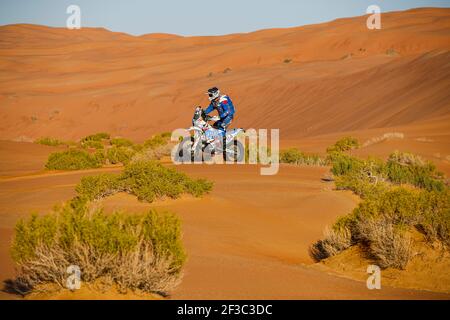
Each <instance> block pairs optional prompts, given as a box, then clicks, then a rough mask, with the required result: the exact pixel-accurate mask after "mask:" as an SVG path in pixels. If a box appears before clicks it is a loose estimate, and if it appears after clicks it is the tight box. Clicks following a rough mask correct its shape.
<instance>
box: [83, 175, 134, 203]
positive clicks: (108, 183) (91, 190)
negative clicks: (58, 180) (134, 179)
mask: <svg viewBox="0 0 450 320" xmlns="http://www.w3.org/2000/svg"><path fill="white" fill-rule="evenodd" d="M125 190H126V187H125V186H124V184H123V181H122V180H121V179H120V175H119V174H114V173H101V174H97V175H93V176H86V177H83V178H81V181H80V183H79V184H78V185H77V186H76V188H75V191H76V192H77V194H78V196H79V197H81V198H83V199H86V200H89V201H90V200H97V199H100V198H103V197H106V196H109V195H112V194H114V193H116V192H120V191H125Z"/></svg>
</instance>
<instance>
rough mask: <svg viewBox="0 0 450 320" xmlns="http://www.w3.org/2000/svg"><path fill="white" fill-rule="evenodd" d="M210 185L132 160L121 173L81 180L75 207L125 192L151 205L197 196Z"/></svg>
mask: <svg viewBox="0 0 450 320" xmlns="http://www.w3.org/2000/svg"><path fill="white" fill-rule="evenodd" d="M212 186H213V184H212V182H210V181H208V180H205V179H191V178H189V177H188V176H187V175H185V174H184V173H181V172H178V171H176V170H175V169H171V168H167V167H164V166H163V165H161V164H160V163H158V162H155V161H136V162H132V163H130V164H128V165H127V166H126V167H125V170H124V172H123V173H121V174H110V173H103V174H98V175H93V176H87V177H83V178H82V179H81V182H80V183H79V184H78V185H77V187H76V189H75V190H76V191H77V194H78V196H77V197H76V198H75V199H74V200H73V204H75V205H77V204H80V203H84V202H86V201H90V200H96V199H100V198H102V197H105V196H108V195H112V194H114V193H116V192H121V191H126V192H129V193H132V194H134V195H136V196H137V197H138V198H139V199H140V200H145V201H147V202H153V201H154V200H155V199H157V198H161V197H169V198H178V197H179V196H180V195H181V194H183V193H188V194H192V195H193V196H195V197H200V196H202V195H204V194H205V193H208V192H209V191H211V189H212Z"/></svg>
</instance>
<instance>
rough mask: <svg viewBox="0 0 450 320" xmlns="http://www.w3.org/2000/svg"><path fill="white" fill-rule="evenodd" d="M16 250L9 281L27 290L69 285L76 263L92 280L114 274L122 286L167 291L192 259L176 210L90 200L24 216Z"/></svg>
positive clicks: (86, 278) (84, 278) (113, 279)
mask: <svg viewBox="0 0 450 320" xmlns="http://www.w3.org/2000/svg"><path fill="white" fill-rule="evenodd" d="M12 254H13V259H14V261H15V262H16V266H17V270H18V277H17V279H16V281H14V282H13V283H12V284H10V285H9V287H10V288H13V289H14V290H15V292H18V293H21V294H26V293H29V292H31V291H33V290H34V289H35V288H36V287H37V286H39V285H43V286H39V287H40V288H45V287H46V286H45V284H56V285H57V286H59V287H61V288H64V287H66V280H67V278H68V276H69V274H68V273H67V268H68V267H69V266H71V265H76V266H78V267H79V268H80V271H81V280H82V281H83V282H85V283H87V284H89V283H95V282H96V280H101V279H109V280H111V283H114V284H115V285H117V287H118V288H119V289H120V290H121V291H122V292H125V291H127V290H128V289H129V290H140V291H143V292H149V293H151V292H157V293H166V292H168V291H170V290H172V289H173V288H174V287H175V286H176V285H177V284H178V283H179V281H180V279H181V277H182V266H183V265H184V262H185V260H186V255H185V252H184V249H183V246H182V242H181V226H180V221H179V219H178V218H177V217H176V216H175V215H174V214H170V213H158V212H156V211H150V212H147V213H145V214H137V215H131V214H124V213H117V212H115V213H112V214H108V215H106V214H104V213H103V212H102V210H101V209H96V208H92V207H91V206H87V205H79V206H78V207H75V208H74V207H73V206H71V205H65V206H63V207H61V208H57V209H55V212H54V213H53V214H51V215H46V216H33V217H32V218H31V219H29V220H27V221H24V220H22V221H19V222H18V224H17V226H16V234H15V237H14V241H13V246H12Z"/></svg>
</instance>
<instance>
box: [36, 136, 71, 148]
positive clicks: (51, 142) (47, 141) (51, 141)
mask: <svg viewBox="0 0 450 320" xmlns="http://www.w3.org/2000/svg"><path fill="white" fill-rule="evenodd" d="M35 143H37V144H42V145H45V146H54V147H56V146H61V145H65V144H66V143H65V142H64V141H61V140H58V139H56V138H50V137H42V138H39V139H37V140H36V141H35Z"/></svg>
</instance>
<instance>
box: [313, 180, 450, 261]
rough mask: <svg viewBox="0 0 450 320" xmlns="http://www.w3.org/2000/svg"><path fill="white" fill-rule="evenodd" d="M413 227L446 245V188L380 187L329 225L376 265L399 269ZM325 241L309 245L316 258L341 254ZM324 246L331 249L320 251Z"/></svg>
mask: <svg viewBox="0 0 450 320" xmlns="http://www.w3.org/2000/svg"><path fill="white" fill-rule="evenodd" d="M413 228H414V229H417V230H419V231H421V232H423V233H424V234H425V236H426V238H427V239H428V240H429V241H430V242H433V241H436V240H438V241H440V242H441V243H443V244H444V245H445V246H447V248H448V247H449V246H450V193H449V191H448V189H447V190H444V191H427V190H421V189H413V188H406V187H395V186H388V185H384V189H383V190H382V191H380V192H379V193H378V194H376V195H370V196H367V197H366V198H365V199H364V200H363V201H362V202H361V203H360V204H359V205H358V207H356V208H355V209H354V210H353V212H352V213H351V214H349V215H347V216H344V217H341V218H340V219H338V220H337V221H336V223H335V224H334V225H333V230H335V231H337V230H343V229H345V230H350V233H351V239H352V245H354V244H360V245H363V246H364V247H365V248H366V249H367V250H368V252H369V253H370V254H371V255H372V256H373V257H374V258H375V259H376V260H377V261H378V262H379V263H380V266H383V267H395V268H400V269H403V268H404V267H405V266H406V264H407V262H408V260H409V258H410V257H411V252H410V239H409V236H408V232H409V231H411V230H412V229H413ZM328 238H329V237H328ZM328 238H327V237H326V238H325V239H323V240H320V241H319V242H317V243H316V244H314V245H313V247H314V248H315V249H316V251H317V252H318V254H316V256H317V258H320V259H323V258H326V257H328V256H330V255H331V253H334V252H339V251H341V248H342V246H341V245H340V244H339V242H337V241H331V240H329V239H328ZM334 238H336V237H334ZM334 238H333V239H334ZM333 239H332V240H333ZM324 243H325V244H327V245H328V246H332V247H333V248H331V249H330V248H325V249H324V245H323V244H324ZM317 249H322V250H317Z"/></svg>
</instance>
